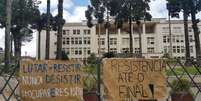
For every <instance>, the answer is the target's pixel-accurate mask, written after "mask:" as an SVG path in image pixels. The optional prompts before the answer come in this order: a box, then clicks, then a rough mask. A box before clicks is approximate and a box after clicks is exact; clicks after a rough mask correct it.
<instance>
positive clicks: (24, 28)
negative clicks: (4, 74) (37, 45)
mask: <svg viewBox="0 0 201 101" xmlns="http://www.w3.org/2000/svg"><path fill="white" fill-rule="evenodd" d="M1 1H2V0H1ZM37 3H38V1H37V0H35V1H32V0H13V5H12V20H11V33H12V35H13V38H14V46H15V49H14V50H15V62H16V64H17V63H19V61H20V57H21V46H22V42H29V41H31V39H32V30H31V27H30V26H32V25H33V23H34V21H35V19H36V18H37V17H38V16H39V14H40V12H39V10H38V5H37ZM4 8H6V6H4ZM1 17H3V16H2V15H1ZM0 23H1V25H2V27H5V18H4V17H3V18H1V21H0Z"/></svg>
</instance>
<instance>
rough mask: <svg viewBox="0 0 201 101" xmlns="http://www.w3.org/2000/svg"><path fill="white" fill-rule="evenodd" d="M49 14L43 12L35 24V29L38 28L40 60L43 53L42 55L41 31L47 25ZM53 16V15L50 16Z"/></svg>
mask: <svg viewBox="0 0 201 101" xmlns="http://www.w3.org/2000/svg"><path fill="white" fill-rule="evenodd" d="M47 16H48V15H47V14H45V13H43V14H41V15H40V16H38V18H37V19H36V21H35V24H34V26H33V29H36V30H37V31H38V50H37V51H38V60H40V58H41V55H40V50H41V40H40V39H41V31H42V30H44V29H46V28H45V27H46V25H47ZM50 18H52V16H51V17H50Z"/></svg>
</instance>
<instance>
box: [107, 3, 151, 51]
mask: <svg viewBox="0 0 201 101" xmlns="http://www.w3.org/2000/svg"><path fill="white" fill-rule="evenodd" d="M149 2H150V0H111V2H110V6H109V8H110V15H111V16H113V17H114V18H115V21H116V24H117V27H122V26H123V22H129V37H130V53H131V54H132V53H133V36H132V34H133V33H132V22H133V21H135V22H136V23H138V24H139V22H140V20H143V19H145V20H151V15H150V14H149V12H147V11H149V10H150V8H149ZM139 38H141V37H140V35H139ZM140 43H141V42H140ZM140 50H142V49H140ZM140 53H142V52H140Z"/></svg>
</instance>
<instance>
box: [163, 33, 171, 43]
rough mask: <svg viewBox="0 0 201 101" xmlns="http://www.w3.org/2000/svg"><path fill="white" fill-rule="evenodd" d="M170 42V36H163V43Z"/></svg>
mask: <svg viewBox="0 0 201 101" xmlns="http://www.w3.org/2000/svg"><path fill="white" fill-rule="evenodd" d="M169 42H170V37H169V35H164V36H163V43H169Z"/></svg>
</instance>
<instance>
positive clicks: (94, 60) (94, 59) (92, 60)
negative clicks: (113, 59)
mask: <svg viewBox="0 0 201 101" xmlns="http://www.w3.org/2000/svg"><path fill="white" fill-rule="evenodd" d="M97 63H98V58H97V57H96V55H95V54H94V53H92V54H91V55H90V56H89V57H88V58H87V64H93V65H95V64H97Z"/></svg>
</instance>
